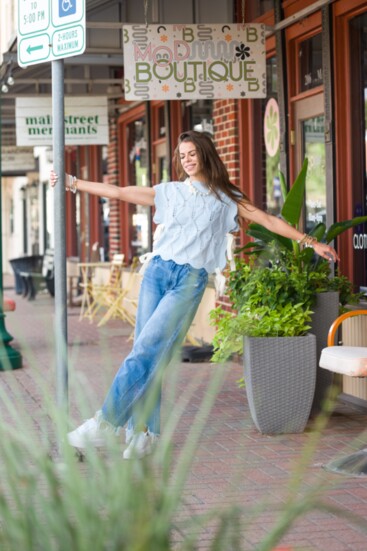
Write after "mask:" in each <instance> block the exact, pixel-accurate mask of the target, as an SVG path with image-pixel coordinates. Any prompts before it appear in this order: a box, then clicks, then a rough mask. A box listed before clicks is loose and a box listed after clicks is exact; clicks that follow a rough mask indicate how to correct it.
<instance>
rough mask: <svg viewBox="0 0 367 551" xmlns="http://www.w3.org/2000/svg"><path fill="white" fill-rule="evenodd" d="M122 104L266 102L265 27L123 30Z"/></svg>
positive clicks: (235, 25)
mask: <svg viewBox="0 0 367 551" xmlns="http://www.w3.org/2000/svg"><path fill="white" fill-rule="evenodd" d="M123 36H124V60H125V62H124V68H125V84H124V88H125V99H126V100H131V101H135V100H156V99H160V100H162V99H164V100H172V99H176V100H177V99H229V98H240V99H241V98H242V99H243V98H263V97H265V96H266V60H265V27H264V25H262V24H258V23H248V24H239V23H232V24H229V25H227V24H223V25H218V24H215V25H210V24H201V25H148V26H147V25H124V27H123Z"/></svg>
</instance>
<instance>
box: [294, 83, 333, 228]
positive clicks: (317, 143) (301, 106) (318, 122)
mask: <svg viewBox="0 0 367 551" xmlns="http://www.w3.org/2000/svg"><path fill="white" fill-rule="evenodd" d="M324 126H325V117H324V96H323V94H317V95H316V96H311V97H308V98H305V99H303V100H299V101H297V102H296V103H295V131H294V146H295V161H296V172H297V173H298V172H299V170H300V169H301V166H302V163H303V160H304V159H305V157H307V158H308V171H307V178H306V197H305V212H304V231H305V232H307V233H308V232H309V231H310V230H311V228H313V227H314V226H315V223H319V222H323V223H324V224H326V223H327V218H328V216H327V214H328V213H327V186H326V158H325V153H326V150H325V132H324V130H325V129H324ZM330 214H332V213H330Z"/></svg>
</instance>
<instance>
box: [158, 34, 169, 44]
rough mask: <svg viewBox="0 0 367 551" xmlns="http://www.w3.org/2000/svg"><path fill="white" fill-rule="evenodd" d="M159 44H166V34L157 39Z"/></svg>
mask: <svg viewBox="0 0 367 551" xmlns="http://www.w3.org/2000/svg"><path fill="white" fill-rule="evenodd" d="M159 40H160V41H161V42H167V40H168V36H167V35H166V34H162V36H161V37H160V39H159Z"/></svg>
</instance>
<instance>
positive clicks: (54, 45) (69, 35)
mask: <svg viewBox="0 0 367 551" xmlns="http://www.w3.org/2000/svg"><path fill="white" fill-rule="evenodd" d="M84 50H85V0H18V64H19V65H20V66H21V67H28V66H29V65H36V64H37V63H42V62H45V61H52V60H54V59H62V58H65V57H71V56H75V55H80V54H82V53H83V52H84Z"/></svg>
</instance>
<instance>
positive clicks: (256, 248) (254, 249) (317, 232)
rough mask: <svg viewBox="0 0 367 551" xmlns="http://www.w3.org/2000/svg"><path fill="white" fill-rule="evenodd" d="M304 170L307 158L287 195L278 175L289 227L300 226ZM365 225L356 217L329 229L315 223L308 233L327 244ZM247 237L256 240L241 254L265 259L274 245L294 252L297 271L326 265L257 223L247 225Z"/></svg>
mask: <svg viewBox="0 0 367 551" xmlns="http://www.w3.org/2000/svg"><path fill="white" fill-rule="evenodd" d="M307 167H308V159H307V158H306V159H305V160H304V162H303V165H302V168H301V171H300V173H299V174H298V176H297V178H296V180H295V182H294V184H293V186H292V187H291V189H290V190H289V192H287V187H286V183H285V179H284V175H283V174H280V183H281V189H282V193H283V197H284V204H283V208H282V210H281V215H282V217H283V218H284V220H286V221H287V222H288V223H289V224H291V225H292V226H295V227H296V228H298V227H299V224H300V218H301V214H302V210H303V207H304V201H305V186H306V176H307ZM365 222H367V216H358V217H356V218H352V219H351V220H344V221H342V222H336V223H335V224H332V225H331V226H330V227H329V228H327V227H326V225H325V224H324V223H321V222H319V223H316V224H315V226H314V227H313V228H312V230H311V231H310V235H313V236H315V237H316V238H317V240H318V241H323V242H325V243H330V242H331V241H333V240H334V239H335V238H336V237H338V235H340V234H342V233H343V232H345V231H346V230H348V229H350V228H353V227H355V226H358V225H359V224H363V223H365ZM247 234H248V235H249V236H250V237H253V238H254V239H255V242H254V243H248V244H247V245H245V247H243V248H242V249H240V251H243V252H251V253H252V254H261V255H264V256H267V255H268V249H269V244H270V243H271V242H274V243H275V244H276V246H278V247H280V249H283V250H284V249H287V250H289V251H293V252H294V254H295V256H296V257H297V259H298V260H299V266H300V268H302V269H304V270H307V271H312V270H314V269H315V267H316V265H318V264H320V263H327V261H326V260H325V259H322V258H320V257H316V255H314V253H313V250H312V248H308V249H303V250H302V249H301V247H300V245H299V244H298V243H297V242H295V241H292V240H291V239H288V238H286V237H282V236H280V235H277V234H275V233H273V232H271V231H269V230H267V229H265V228H264V227H263V226H260V225H259V224H250V226H249V228H248V230H247Z"/></svg>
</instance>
